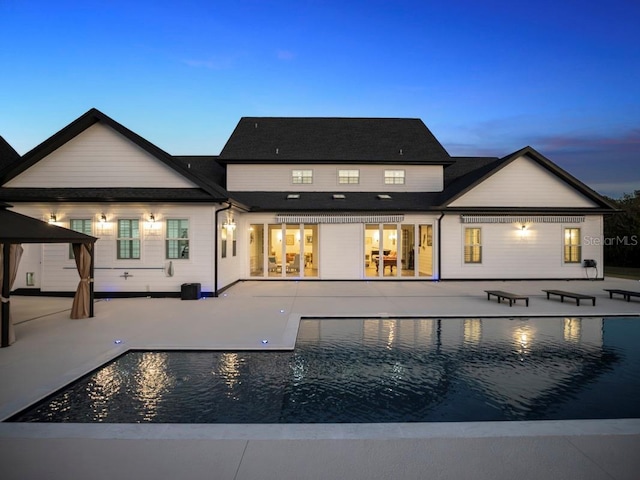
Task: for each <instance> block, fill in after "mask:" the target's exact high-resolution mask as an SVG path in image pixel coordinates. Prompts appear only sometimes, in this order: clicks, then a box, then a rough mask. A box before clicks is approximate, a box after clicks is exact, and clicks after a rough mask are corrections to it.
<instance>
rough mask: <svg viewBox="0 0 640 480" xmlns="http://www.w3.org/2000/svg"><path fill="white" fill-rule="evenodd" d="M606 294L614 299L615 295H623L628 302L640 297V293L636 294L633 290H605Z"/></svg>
mask: <svg viewBox="0 0 640 480" xmlns="http://www.w3.org/2000/svg"><path fill="white" fill-rule="evenodd" d="M603 290H604V291H605V292H609V298H613V294H614V293H615V294H618V295H622V298H624V299H625V300H626V301H627V302H630V301H631V297H640V292H634V291H632V290H620V289H618V288H604V289H603Z"/></svg>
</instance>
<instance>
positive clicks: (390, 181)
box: [384, 170, 406, 185]
mask: <svg viewBox="0 0 640 480" xmlns="http://www.w3.org/2000/svg"><path fill="white" fill-rule="evenodd" d="M405 176H406V173H405V171H404V170H385V171H384V184H385V185H404V183H405Z"/></svg>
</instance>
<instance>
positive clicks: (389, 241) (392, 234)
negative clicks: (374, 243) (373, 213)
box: [379, 224, 398, 277]
mask: <svg viewBox="0 0 640 480" xmlns="http://www.w3.org/2000/svg"><path fill="white" fill-rule="evenodd" d="M382 232H383V234H382V238H383V240H382V250H383V253H384V257H383V256H382V255H381V260H380V266H379V269H381V270H382V276H384V277H395V276H397V275H398V226H397V225H396V224H386V225H383V226H382Z"/></svg>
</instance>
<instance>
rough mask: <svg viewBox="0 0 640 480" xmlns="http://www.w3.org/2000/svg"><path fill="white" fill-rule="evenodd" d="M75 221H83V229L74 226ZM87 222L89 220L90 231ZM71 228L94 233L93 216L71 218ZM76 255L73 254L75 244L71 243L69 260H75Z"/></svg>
mask: <svg viewBox="0 0 640 480" xmlns="http://www.w3.org/2000/svg"><path fill="white" fill-rule="evenodd" d="M73 222H82V229H81V230H78V229H76V228H73ZM86 222H89V228H88V231H87V229H86ZM69 230H73V231H74V232H79V233H84V234H85V235H93V219H91V218H70V219H69ZM74 258H75V255H74V254H73V245H72V244H69V260H73V259H74Z"/></svg>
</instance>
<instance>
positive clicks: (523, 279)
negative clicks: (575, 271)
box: [440, 277, 604, 282]
mask: <svg viewBox="0 0 640 480" xmlns="http://www.w3.org/2000/svg"><path fill="white" fill-rule="evenodd" d="M440 280H442V281H443V282H539V281H540V282H551V281H556V282H558V281H559V282H573V281H585V282H593V281H594V280H599V281H600V280H604V278H601V277H597V278H595V277H594V278H585V277H571V278H569V277H565V278H553V277H551V278H542V277H541V278H538V277H536V278H441V279H440Z"/></svg>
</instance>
